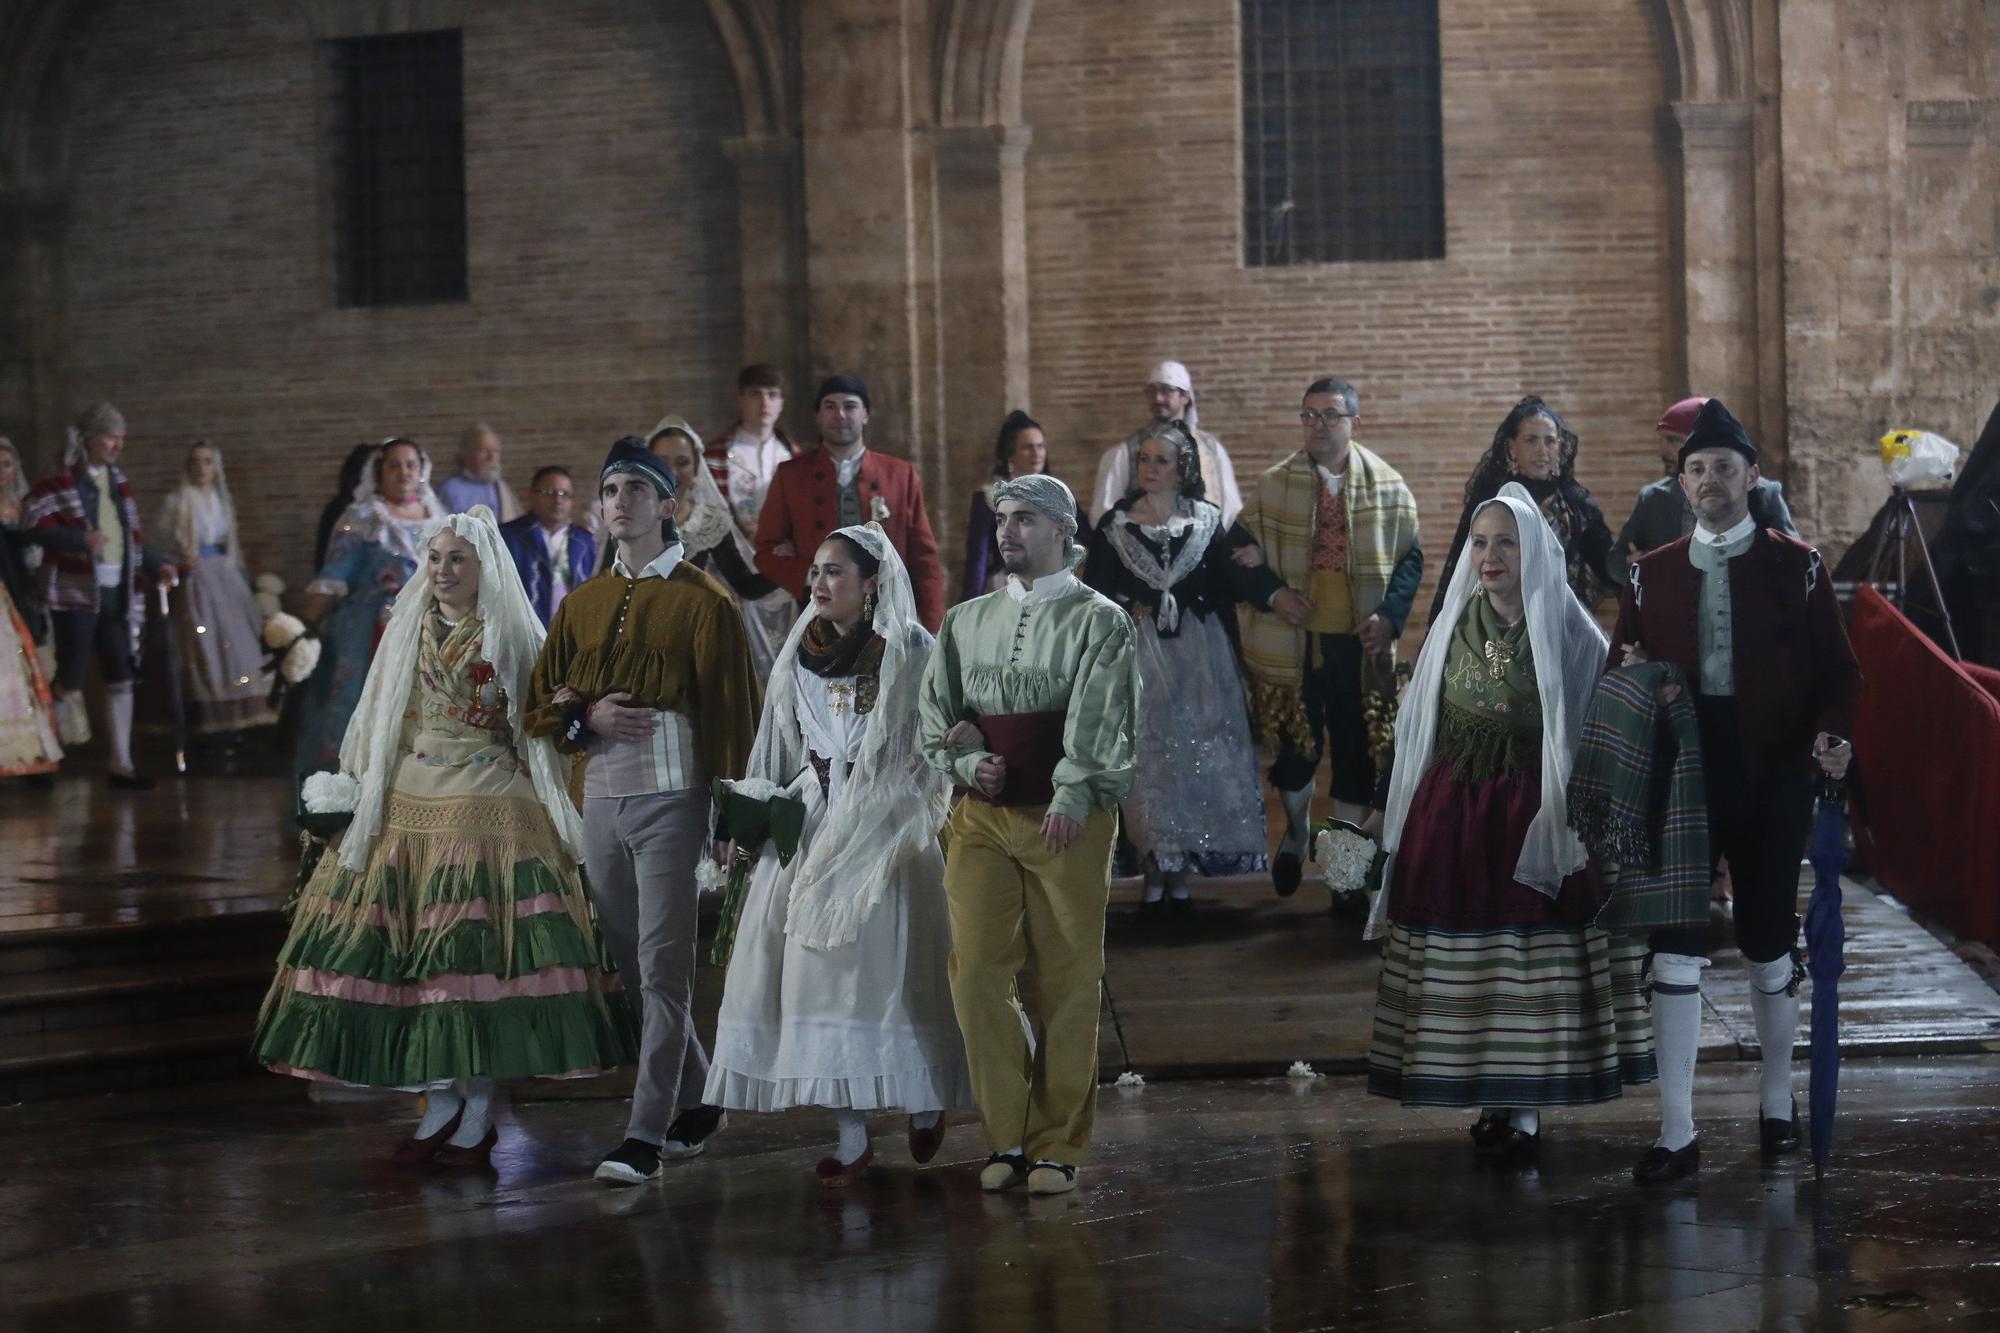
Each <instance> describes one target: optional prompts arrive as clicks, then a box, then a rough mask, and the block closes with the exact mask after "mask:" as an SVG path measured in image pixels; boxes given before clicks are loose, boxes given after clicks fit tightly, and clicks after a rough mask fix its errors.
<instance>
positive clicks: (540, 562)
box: [500, 514, 597, 625]
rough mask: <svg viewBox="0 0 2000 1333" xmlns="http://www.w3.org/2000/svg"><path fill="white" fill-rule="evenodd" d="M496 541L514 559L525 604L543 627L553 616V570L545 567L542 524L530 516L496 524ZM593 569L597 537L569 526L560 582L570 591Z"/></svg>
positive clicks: (546, 543) (545, 542)
mask: <svg viewBox="0 0 2000 1333" xmlns="http://www.w3.org/2000/svg"><path fill="white" fill-rule="evenodd" d="M500 540H502V541H504V542H506V543H507V553H508V554H509V555H511V556H513V557H514V568H515V569H517V570H519V571H520V574H521V586H522V587H524V588H526V589H527V590H528V605H530V606H532V607H534V608H535V614H536V615H538V616H540V617H541V618H542V624H544V625H547V624H548V623H549V619H550V617H552V616H553V615H554V614H555V608H554V607H552V606H550V605H549V600H550V598H551V597H552V596H553V595H554V593H555V577H554V573H555V571H554V569H553V568H552V567H551V565H550V564H549V539H548V538H547V537H546V536H545V535H543V533H542V525H541V524H540V523H539V522H538V521H536V519H535V516H534V515H533V514H523V515H521V516H520V517H519V518H516V519H510V520H508V521H507V522H505V523H502V524H501V525H500ZM596 569H597V538H595V537H593V536H591V535H590V533H589V531H588V530H586V529H584V528H581V527H578V526H577V525H576V524H574V523H572V524H571V525H570V529H569V568H568V569H567V570H566V571H564V573H563V582H564V583H565V584H567V585H568V587H569V588H570V590H571V591H572V592H573V591H575V589H576V586H577V584H579V583H582V582H583V581H584V580H585V579H587V578H589V577H590V576H591V574H593V573H594V572H596Z"/></svg>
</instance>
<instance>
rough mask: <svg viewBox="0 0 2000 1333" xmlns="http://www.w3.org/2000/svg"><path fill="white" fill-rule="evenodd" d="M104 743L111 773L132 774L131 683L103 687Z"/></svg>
mask: <svg viewBox="0 0 2000 1333" xmlns="http://www.w3.org/2000/svg"><path fill="white" fill-rule="evenodd" d="M104 712H105V718H104V732H105V736H104V742H105V744H106V745H108V746H110V747H111V771H112V772H113V773H118V774H121V775H129V774H130V773H131V772H132V682H131V681H129V680H128V681H125V682H124V683H122V684H119V685H106V686H105V687H104Z"/></svg>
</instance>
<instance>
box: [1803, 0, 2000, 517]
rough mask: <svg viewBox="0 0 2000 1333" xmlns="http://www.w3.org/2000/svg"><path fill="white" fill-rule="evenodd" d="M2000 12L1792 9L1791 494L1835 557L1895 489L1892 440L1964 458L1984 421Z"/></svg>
mask: <svg viewBox="0 0 2000 1333" xmlns="http://www.w3.org/2000/svg"><path fill="white" fill-rule="evenodd" d="M1993 12H1994V11H1993V9H1992V6H1990V5H1985V4H1980V3H1974V2H1973V0H1912V2H1911V3H1909V4H1906V5H1899V6H1896V7H1895V8H1894V9H1893V10H1891V9H1887V8H1885V7H1883V6H1881V5H1878V4H1871V3H1867V0H1831V2H1830V3H1826V4H1821V5H1801V6H1788V7H1787V8H1786V11H1785V21H1784V24H1783V27H1782V36H1783V43H1784V45H1783V69H1784V104H1783V110H1784V156H1783V163H1784V181H1785V349H1786V387H1787V398H1788V403H1787V412H1788V416H1789V418H1790V422H1791V442H1792V452H1793V460H1794V472H1795V477H1794V480H1793V483H1792V485H1793V488H1795V489H1796V490H1797V491H1798V492H1799V493H1800V495H1801V498H1802V499H1803V501H1804V502H1805V504H1806V505H1808V506H1809V507H1810V509H1811V511H1812V512H1813V513H1814V514H1816V515H1817V516H1818V517H1819V520H1820V522H1821V524H1822V526H1823V529H1824V531H1825V533H1826V535H1827V536H1828V537H1829V539H1830V540H1829V545H1831V546H1834V547H1838V546H1842V545H1845V543H1846V542H1847V541H1850V540H1852V539H1853V538H1854V537H1855V536H1857V535H1858V534H1859V533H1860V532H1861V531H1862V529H1863V528H1864V527H1865V526H1866V525H1867V523H1868V520H1869V518H1870V516H1871V515H1872V514H1873V513H1874V511H1875V509H1876V508H1877V507H1878V506H1879V505H1880V504H1881V502H1882V500H1883V499H1884V498H1885V497H1886V496H1887V495H1888V490H1889V483H1888V478H1887V475H1886V474H1885V473H1884V472H1883V471H1882V469H1881V468H1880V467H1879V466H1878V464H1877V461H1876V460H1877V459H1878V458H1879V454H1878V453H1877V452H1876V441H1877V440H1878V439H1879V437H1880V436H1881V435H1882V433H1883V432H1884V431H1885V430H1888V429H1891V428H1895V427H1902V426H1916V427H1922V428H1925V429H1929V430H1935V431H1938V432H1939V433H1941V434H1943V435H1945V436H1947V437H1949V438H1950V439H1953V440H1955V441H1957V442H1958V443H1959V444H1960V445H1962V446H1964V447H1966V448H1968V449H1969V448H1971V446H1972V443H1973V441H1974V440H1975V439H1976V438H1977V436H1978V434H1979V430H1980V427H1981V426H1982V425H1984V423H1985V420H1986V416H1987V414H1988V413H1989V412H1991V411H1992V410H1993V403H1994V395H1995V376H1994V370H1993V368H1994V366H1995V365H1996V364H2000V253H1996V239H2000V236H1997V235H1996V233H2000V212H1996V209H2000V195H1996V192H1995V175H1996V173H1995V165H1994V157H1993V152H1994V148H1993V145H1994V143H1995V139H1996V137H1997V136H1996V133H1995V126H1994V124H1993V117H1992V113H1991V112H1990V111H1989V110H1988V106H1989V104H1990V102H1991V99H1992V98H1993V96H1994V94H1995V92H1996V89H1995V86H1994V74H1993V65H1992V52H1993V49H1994V40H1995V35H1996V34H1995V31H1994V22H1995V20H1994V19H1993V18H1991V17H1989V16H1990V15H1992V14H1993ZM1829 127H1831V132H1829Z"/></svg>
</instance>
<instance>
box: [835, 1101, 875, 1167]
mask: <svg viewBox="0 0 2000 1333" xmlns="http://www.w3.org/2000/svg"><path fill="white" fill-rule="evenodd" d="M833 1123H834V1124H835V1125H837V1126H838V1127H839V1129H840V1144H839V1146H837V1147H836V1148H835V1149H834V1150H833V1155H834V1156H835V1157H838V1158H839V1159H840V1164H841V1165H842V1166H853V1165H854V1164H855V1163H856V1162H858V1161H860V1160H861V1154H862V1153H865V1152H867V1151H868V1114H867V1112H865V1111H835V1112H834V1113H833Z"/></svg>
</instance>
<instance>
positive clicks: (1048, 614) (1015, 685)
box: [919, 570, 1139, 821]
mask: <svg viewBox="0 0 2000 1333" xmlns="http://www.w3.org/2000/svg"><path fill="white" fill-rule="evenodd" d="M1136 648H1137V639H1136V637H1135V636H1134V634H1133V630H1132V618H1131V617H1130V616H1128V615H1126V614H1125V612H1124V611H1123V610H1121V609H1119V607H1118V604H1117V603H1115V602H1113V601H1111V599H1109V598H1108V597H1105V596H1103V595H1102V594H1100V593H1097V592H1094V591H1092V590H1091V589H1089V588H1087V587H1085V586H1084V585H1083V584H1082V583H1081V582H1079V581H1078V580H1077V578H1076V576H1075V575H1074V574H1071V573H1069V572H1068V571H1067V570H1065V571H1063V572H1062V573H1060V574H1051V575H1049V576H1048V577H1047V578H1043V579H1037V580H1036V581H1035V586H1034V587H1033V588H1032V589H1028V588H1024V587H1023V586H1022V585H1021V583H1020V581H1019V580H1018V579H1009V580H1008V586H1007V587H1005V588H1003V589H1001V590H1000V591H999V592H992V593H988V594H986V595H985V596H984V597H975V598H974V599H973V600H971V601H969V602H961V603H960V604H959V605H957V606H954V607H953V608H952V609H951V610H950V611H948V612H946V613H945V618H944V626H943V628H942V629H940V630H939V631H938V640H937V648H936V649H935V651H933V652H932V653H931V660H930V665H929V666H928V668H926V670H925V672H924V688H923V696H922V699H921V701H920V704H919V707H920V709H921V713H922V718H923V738H924V739H923V747H924V758H925V760H926V761H928V762H929V764H930V765H931V767H933V768H935V769H937V770H938V771H939V772H942V773H949V774H950V775H951V776H952V778H953V780H954V781H956V782H957V783H958V784H959V785H961V786H964V787H971V786H974V785H976V784H975V782H974V777H973V775H974V773H975V772H976V771H977V769H978V767H979V764H980V762H981V761H982V760H985V759H989V758H991V757H992V755H991V753H990V752H989V751H986V750H981V749H978V748H976V747H966V748H954V747H950V746H947V745H945V743H944V734H945V732H947V731H949V730H951V728H952V727H953V726H954V725H955V724H957V723H959V722H964V721H972V722H974V723H975V724H976V723H977V720H978V719H979V718H980V717H983V716H985V715H988V714H998V713H1046V712H1054V711H1056V710H1057V709H1063V710H1066V711H1067V713H1068V718H1067V719H1066V720H1065V722H1064V724H1063V758H1062V760H1061V761H1060V762H1058V763H1057V764H1056V768H1055V774H1054V787H1055V797H1054V799H1053V800H1051V801H1050V802H1049V812H1050V813H1051V814H1061V815H1068V816H1069V817H1070V818H1071V819H1075V820H1078V821H1081V820H1082V819H1083V818H1084V816H1085V815H1088V814H1089V813H1090V812H1091V811H1092V810H1098V809H1110V808H1111V807H1113V806H1116V805H1117V804H1118V802H1119V801H1121V800H1123V799H1124V797H1125V793H1126V792H1127V791H1129V790H1131V787H1132V766H1133V763H1134V762H1135V759H1136V748H1137V736H1138V709H1139V659H1138V653H1137V651H1136Z"/></svg>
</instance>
